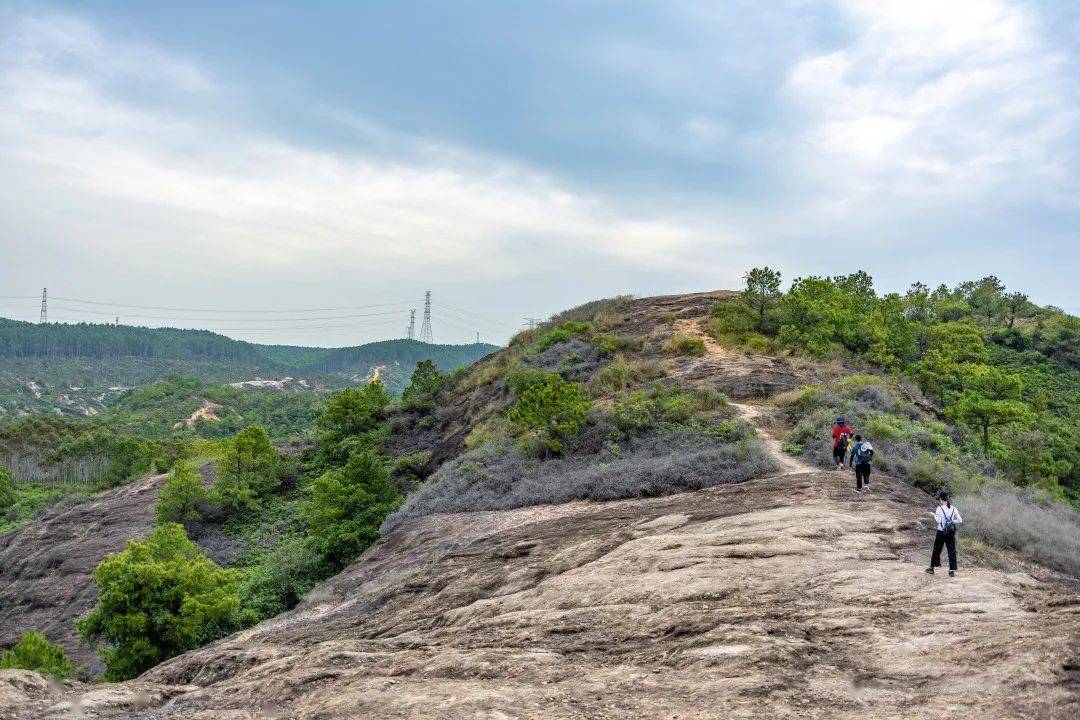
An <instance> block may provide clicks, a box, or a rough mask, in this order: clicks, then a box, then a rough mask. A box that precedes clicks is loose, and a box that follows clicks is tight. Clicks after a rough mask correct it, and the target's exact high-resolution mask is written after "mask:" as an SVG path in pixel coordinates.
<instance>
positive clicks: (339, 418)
mask: <svg viewBox="0 0 1080 720" xmlns="http://www.w3.org/2000/svg"><path fill="white" fill-rule="evenodd" d="M389 404H390V396H389V395H387V394H386V389H385V388H384V387H383V384H382V383H381V382H380V381H378V380H372V381H371V382H369V383H368V384H367V385H365V386H363V387H361V388H346V389H344V390H342V391H341V392H339V393H338V394H336V395H334V396H333V397H332V398H330V401H329V402H328V403H327V404H326V410H325V411H324V412H323V414H322V415H320V416H319V419H318V421H317V424H318V426H319V430H320V433H319V451H320V453H321V454H322V456H323V460H324V462H325V463H326V464H330V465H337V464H344V463H345V461H347V460H348V458H349V455H350V453H351V452H352V450H353V449H355V447H356V446H357V445H358V444H359V445H366V444H368V442H367V440H368V436H369V435H370V434H371V433H372V432H373V431H374V430H375V429H376V427H377V426H378V425H379V422H380V421H381V420H382V417H383V413H384V412H385V410H386V407H387V405H389ZM349 440H353V441H355V442H353V443H349V442H347V441H349Z"/></svg>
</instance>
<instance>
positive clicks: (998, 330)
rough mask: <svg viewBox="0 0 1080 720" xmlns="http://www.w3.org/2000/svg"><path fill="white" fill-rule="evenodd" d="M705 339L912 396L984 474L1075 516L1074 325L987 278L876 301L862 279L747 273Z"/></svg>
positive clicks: (1078, 385) (1077, 341)
mask: <svg viewBox="0 0 1080 720" xmlns="http://www.w3.org/2000/svg"><path fill="white" fill-rule="evenodd" d="M745 283H746V285H745V287H744V288H743V291H742V293H741V295H740V296H739V298H738V299H737V300H734V301H731V302H725V303H720V304H718V305H717V307H716V308H715V310H714V312H713V318H712V321H711V331H712V333H713V334H714V335H715V337H716V338H717V339H718V340H720V341H721V342H724V343H727V344H730V345H732V346H736V347H741V348H743V349H745V350H746V351H748V352H754V353H764V354H790V353H801V354H806V355H809V356H811V357H814V358H817V359H820V360H827V359H834V360H843V361H846V362H849V363H853V364H855V365H856V366H858V365H861V366H864V367H867V368H873V369H877V370H879V371H885V372H887V373H889V374H892V375H894V376H896V377H897V378H901V379H905V380H908V381H910V382H912V383H914V384H916V385H917V386H918V387H919V388H920V389H921V390H922V392H923V393H924V394H925V396H926V397H927V398H928V399H929V400H931V401H932V402H933V403H934V404H935V406H936V407H935V409H934V410H935V413H936V414H937V415H938V416H939V419H940V420H943V421H946V422H947V423H949V425H950V426H951V428H952V431H953V433H954V434H955V440H956V441H957V443H958V444H959V445H960V446H961V447H962V448H963V449H964V450H965V451H966V452H967V454H968V457H970V458H972V461H973V462H976V461H978V462H982V463H985V464H986V470H987V472H989V473H991V474H994V475H998V476H1001V477H1004V478H1006V479H1008V480H1009V481H1010V482H1011V483H1013V484H1015V485H1018V486H1021V487H1033V488H1037V489H1039V490H1041V491H1043V492H1046V493H1049V494H1050V495H1052V496H1054V497H1058V498H1064V499H1068V500H1069V501H1070V502H1071V503H1072V504H1074V505H1076V506H1077V507H1080V318H1077V317H1075V316H1073V315H1069V314H1067V313H1065V312H1064V311H1062V310H1061V309H1059V308H1055V307H1040V306H1038V305H1036V304H1034V303H1032V302H1031V301H1030V300H1029V299H1028V297H1027V296H1026V295H1025V294H1024V293H1021V292H1016V291H1009V290H1008V289H1007V288H1006V287H1005V286H1004V285H1003V284H1002V283H1001V281H1000V280H998V279H997V278H996V277H993V276H989V277H985V278H982V279H980V280H973V281H968V282H962V283H960V284H958V285H957V286H955V287H953V288H949V287H947V286H945V285H939V286H938V287H936V288H930V287H929V286H927V285H924V284H923V283H915V284H913V285H912V286H911V287H910V289H909V290H908V291H907V292H905V293H903V294H901V293H886V294H879V293H878V292H877V291H876V290H875V289H874V284H873V281H872V279H871V277H870V276H869V275H867V274H866V273H865V272H857V273H853V274H851V275H845V276H837V277H813V276H812V277H805V278H796V279H795V280H794V281H793V282H792V283H791V286H790V288H789V289H788V290H786V291H784V290H782V289H781V277H780V273H779V272H777V271H774V270H771V269H769V268H768V267H765V268H754V269H752V270H750V271H749V272H747V273H746V275H745Z"/></svg>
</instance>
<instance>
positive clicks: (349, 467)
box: [301, 450, 401, 571]
mask: <svg viewBox="0 0 1080 720" xmlns="http://www.w3.org/2000/svg"><path fill="white" fill-rule="evenodd" d="M400 502H401V498H400V497H399V496H398V494H397V491H396V490H395V489H394V485H393V483H392V482H391V481H390V473H389V472H388V471H387V469H386V466H385V464H384V463H383V461H382V459H381V458H379V456H378V455H376V454H375V453H374V452H372V451H370V450H365V451H361V452H357V453H355V454H353V456H352V457H350V458H349V462H348V463H347V464H346V465H345V466H344V467H341V468H335V469H334V470H331V471H329V472H327V473H325V474H324V475H322V476H321V477H319V478H318V479H317V480H315V482H314V483H313V484H312V486H311V490H310V496H309V499H308V500H307V501H306V502H304V503H303V505H302V506H301V516H302V517H303V519H304V521H305V523H306V524H307V528H308V532H309V533H310V537H311V541H312V543H313V546H314V548H315V551H316V552H317V553H318V554H319V557H320V558H321V560H322V562H323V563H325V564H326V565H327V566H328V567H329V568H332V569H333V570H334V571H337V570H339V569H341V568H343V567H345V565H347V564H348V563H350V562H352V561H353V560H354V559H355V558H356V557H357V556H358V555H360V553H362V552H363V551H364V550H366V549H367V548H368V547H369V546H370V545H371V544H372V543H373V542H375V541H376V540H378V539H379V524H380V523H381V522H382V521H383V518H384V517H386V515H387V514H388V513H390V512H392V511H393V510H394V509H395V508H397V506H398V505H399V504H400Z"/></svg>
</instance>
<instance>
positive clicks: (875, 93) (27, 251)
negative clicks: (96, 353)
mask: <svg viewBox="0 0 1080 720" xmlns="http://www.w3.org/2000/svg"><path fill="white" fill-rule="evenodd" d="M1078 41H1080V6H1077V5H1076V4H1074V3H1060V4H1055V3H1048V2H1036V3H1010V2H1000V1H998V0H954V1H953V2H949V3H944V4H943V3H939V2H922V1H915V2H911V1H908V2H897V3H889V2H870V1H866V2H863V1H861V0H836V1H835V2H804V1H793V2H788V3H781V2H775V3H757V2H731V3H714V2H658V3H647V2H564V3H556V2H553V3H520V2H460V3H416V2H398V3H354V2H311V3H284V2H265V1H260V2H234V3H211V2H185V3H165V2H150V3H130V2H101V1H99V2H93V3H82V2H72V3H49V4H42V3H34V2H18V1H17V2H14V3H8V4H6V5H5V6H4V7H3V8H2V9H0V179H2V180H3V183H4V187H5V188H6V191H5V193H3V195H2V197H0V253H2V258H3V262H2V264H0V283H2V286H3V291H2V292H0V295H18V296H21V295H27V296H29V295H33V294H36V293H38V292H40V288H41V287H42V286H46V285H47V286H49V288H50V293H52V294H54V295H56V296H58V297H68V298H75V299H89V300H98V301H106V302H116V303H124V304H129V305H147V306H161V307H183V308H188V307H193V308H217V309H233V310H235V309H259V308H282V309H292V308H321V307H351V306H362V305H370V304H375V303H395V305H393V306H387V307H388V308H389V309H387V310H386V312H387V313H388V314H387V315H376V316H373V317H370V318H356V319H355V322H349V323H346V322H344V321H342V322H331V321H314V322H312V323H299V322H298V323H296V324H281V323H279V324H276V325H275V324H274V323H262V322H255V320H254V319H252V320H250V321H245V320H244V318H246V317H252V318H257V316H248V315H244V314H240V313H234V314H232V315H229V314H227V313H226V314H224V315H223V317H228V318H231V321H229V322H227V321H225V320H224V319H223V320H222V321H220V322H218V321H205V322H203V321H198V322H196V321H194V320H191V321H190V322H187V321H185V320H182V319H178V318H185V317H188V316H190V317H191V318H194V317H204V316H209V317H210V318H211V320H212V318H214V317H218V316H219V314H217V313H204V314H202V315H199V314H198V313H195V314H192V313H188V314H186V315H185V314H183V313H177V317H172V316H167V315H168V313H167V312H165V311H159V312H157V313H156V314H157V315H160V316H163V317H159V318H155V317H149V316H150V315H153V314H155V313H152V312H151V311H147V310H139V309H135V308H128V309H124V308H117V312H119V314H121V315H122V318H123V320H124V321H127V322H138V323H145V324H174V325H175V324H179V325H185V324H187V325H190V324H202V325H204V326H209V327H215V328H219V329H222V330H226V331H228V330H233V332H230V333H229V334H232V335H235V336H239V337H247V338H249V339H252V340H257V341H279V342H285V341H288V342H298V343H314V344H328V345H334V344H352V343H355V342H361V341H365V340H370V339H375V338H379V337H386V336H393V335H395V334H399V333H400V330H401V328H402V326H403V325H404V310H405V309H407V308H408V307H412V306H419V303H420V298H421V297H422V294H423V291H424V290H425V289H429V288H430V289H431V290H432V291H433V293H434V294H435V297H436V300H437V302H439V303H446V304H448V305H450V306H453V307H456V308H461V309H465V310H469V311H471V312H472V313H475V314H476V315H479V316H482V317H483V318H484V321H483V324H480V323H479V322H475V323H474V322H470V321H469V316H467V315H463V314H462V313H461V312H457V314H454V313H453V311H450V310H448V309H447V308H440V309H439V310H438V311H437V312H436V339H437V340H443V341H462V340H465V339H466V338H472V337H473V336H474V333H475V332H477V331H480V332H481V334H482V336H483V337H485V338H488V339H491V340H495V341H501V340H504V339H505V337H506V334H507V333H508V332H509V331H510V330H511V329H512V328H514V327H517V326H519V325H520V324H521V319H522V318H523V317H527V316H528V317H533V316H544V315H547V314H550V313H552V312H554V311H557V310H559V309H561V308H564V307H566V306H569V305H573V304H577V303H579V302H583V301H586V300H589V299H593V298H596V297H601V296H609V295H614V294H619V293H633V294H636V295H647V294H655V293H670V292H681V291H694V290H707V289H714V288H733V287H737V285H738V284H739V279H740V276H741V274H742V272H743V271H744V270H745V269H746V268H749V267H751V266H754V265H762V264H769V265H771V266H773V267H779V268H780V269H781V270H782V271H783V273H784V276H785V278H787V279H791V278H793V277H795V276H799V275H807V274H838V273H847V272H852V271H854V270H857V269H865V270H867V271H868V272H870V273H871V274H872V275H874V277H875V279H876V280H877V281H878V284H879V287H882V288H884V289H888V290H901V289H903V288H904V287H906V286H907V285H909V284H910V283H911V282H913V281H915V280H922V281H924V282H927V283H930V284H936V283H939V282H946V283H949V284H953V283H955V282H958V281H960V280H963V279H969V278H977V277H979V276H982V275H985V274H990V273H993V274H996V275H998V276H999V277H1000V278H1002V280H1004V281H1005V282H1006V284H1007V285H1009V286H1010V287H1012V288H1019V289H1022V290H1025V291H1027V292H1028V293H1029V294H1030V295H1031V296H1032V297H1033V299H1036V300H1037V301H1039V302H1043V303H1053V304H1057V305H1059V306H1063V307H1066V308H1068V309H1070V310H1071V311H1072V312H1077V310H1078V308H1077V307H1076V306H1078V305H1080V292H1078V291H1077V289H1076V282H1075V280H1074V276H1075V274H1076V270H1077V268H1078V265H1080V263H1078V262H1077V259H1078V252H1080V251H1078V249H1077V248H1078V247H1080V243H1078V242H1077V239H1078V234H1080V166H1078V159H1080V86H1078V83H1080V81H1078V78H1080V60H1078V57H1077V56H1078V48H1080V42H1078ZM2 302H8V303H9V304H8V305H6V306H3V307H0V313H2V314H5V315H8V316H18V317H24V318H32V317H36V309H35V308H34V307H33V303H32V302H29V303H22V301H2ZM20 303H21V304H20ZM56 305H57V308H56V310H54V312H53V316H54V317H58V318H59V317H65V318H70V319H76V318H85V319H101V318H102V317H103V316H105V315H107V314H109V313H112V312H113V308H110V307H105V306H98V307H96V308H94V307H91V306H86V305H78V304H75V303H69V305H68V306H67V307H66V308H65V307H64V303H63V301H60V302H58V303H56ZM80 308H82V309H81V310H80ZM444 311H445V312H444ZM61 312H64V313H65V314H64V315H61ZM135 313H143V315H141V316H140V315H137V314H135ZM312 317H320V316H318V315H313V316H312ZM440 322H441V324H440ZM315 325H318V327H315ZM338 325H348V326H347V327H338ZM273 327H276V328H279V329H278V330H271V329H270V328H273ZM241 328H243V330H240V329H241ZM304 328H307V329H304Z"/></svg>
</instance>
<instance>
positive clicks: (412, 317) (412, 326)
mask: <svg viewBox="0 0 1080 720" xmlns="http://www.w3.org/2000/svg"><path fill="white" fill-rule="evenodd" d="M405 337H406V338H408V339H409V340H415V339H416V310H410V311H409V329H408V330H406V331H405Z"/></svg>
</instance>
